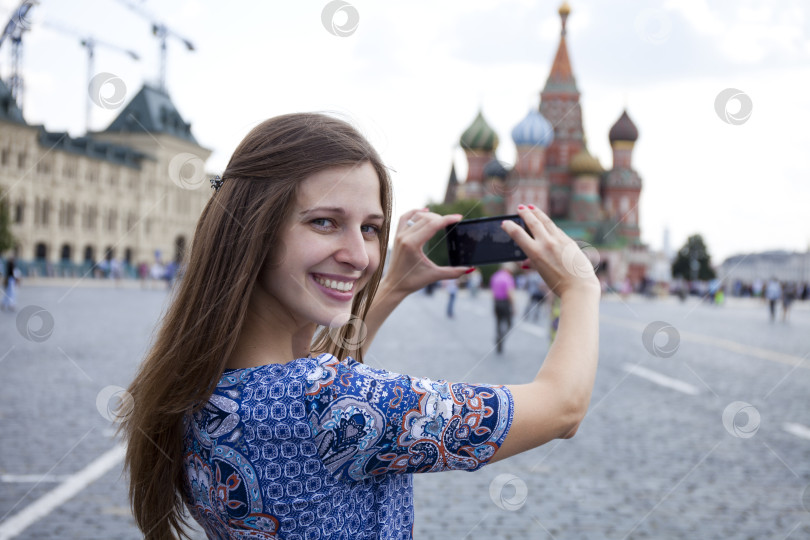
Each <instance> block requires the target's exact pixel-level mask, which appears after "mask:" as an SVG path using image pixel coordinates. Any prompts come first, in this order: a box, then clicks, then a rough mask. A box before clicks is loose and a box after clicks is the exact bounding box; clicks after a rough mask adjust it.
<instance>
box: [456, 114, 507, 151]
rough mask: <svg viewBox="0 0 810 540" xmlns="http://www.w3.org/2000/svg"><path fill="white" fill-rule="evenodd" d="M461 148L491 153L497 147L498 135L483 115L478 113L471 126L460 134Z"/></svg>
mask: <svg viewBox="0 0 810 540" xmlns="http://www.w3.org/2000/svg"><path fill="white" fill-rule="evenodd" d="M460 142H461V147H462V148H463V149H465V150H484V151H488V152H491V151H492V150H495V149H496V148H497V147H498V134H497V133H495V130H493V129H492V128H491V127H489V124H487V121H486V120H484V115H483V114H482V113H481V111H480V110H479V111H478V116H476V117H475V120H473V123H472V125H470V127H468V128H467V129H466V131H464V133H462V134H461V141H460Z"/></svg>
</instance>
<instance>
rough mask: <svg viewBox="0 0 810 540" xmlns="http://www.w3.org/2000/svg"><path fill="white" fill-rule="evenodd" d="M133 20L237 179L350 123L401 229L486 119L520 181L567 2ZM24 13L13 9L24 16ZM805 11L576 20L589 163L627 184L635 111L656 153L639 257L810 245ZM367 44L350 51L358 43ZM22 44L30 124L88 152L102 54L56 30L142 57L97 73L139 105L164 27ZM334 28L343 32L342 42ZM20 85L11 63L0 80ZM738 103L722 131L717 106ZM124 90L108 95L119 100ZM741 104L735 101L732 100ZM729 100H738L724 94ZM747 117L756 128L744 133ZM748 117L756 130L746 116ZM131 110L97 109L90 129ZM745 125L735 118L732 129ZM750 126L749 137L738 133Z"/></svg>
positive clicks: (112, 53)
mask: <svg viewBox="0 0 810 540" xmlns="http://www.w3.org/2000/svg"><path fill="white" fill-rule="evenodd" d="M131 3H133V4H136V5H138V6H140V7H141V9H142V10H143V11H146V12H148V13H151V14H152V16H153V17H154V18H156V19H158V20H159V21H162V22H164V23H166V24H167V25H168V26H169V27H170V28H172V29H173V30H175V31H176V32H177V33H178V34H180V35H182V36H183V37H185V38H187V39H189V40H190V41H191V42H192V43H193V44H194V45H195V47H196V51H194V52H189V51H186V50H185V48H184V47H183V45H182V43H181V42H180V41H178V40H170V41H169V55H168V76H167V86H168V91H169V94H170V95H171V97H172V99H173V101H174V103H175V104H176V106H177V108H178V110H179V111H180V113H181V115H182V116H183V117H184V118H185V120H186V121H188V122H191V124H192V132H193V133H194V135H195V137H196V138H197V140H198V141H199V142H200V143H201V144H202V145H203V146H205V147H207V148H210V149H211V150H212V151H213V154H212V156H211V158H210V159H209V161H208V163H207V168H208V169H209V170H210V171H213V172H219V171H221V170H222V169H223V168H224V166H225V164H226V163H227V160H228V158H229V157H230V154H231V152H232V151H233V149H234V148H235V147H236V145H237V143H238V142H239V141H240V140H241V138H242V137H243V136H244V135H245V134H246V133H247V132H248V131H249V130H250V129H251V128H252V127H253V126H254V125H255V124H257V123H258V122H260V121H262V120H264V119H266V118H268V117H271V116H275V115H278V114H283V113H288V112H294V111H331V112H335V113H338V114H340V115H343V116H344V117H347V118H349V119H350V120H351V121H352V122H353V123H354V124H355V125H357V126H358V127H359V128H360V129H361V130H362V131H363V132H364V133H365V134H366V135H367V136H368V137H369V138H370V139H371V141H372V142H373V143H374V144H375V146H376V147H377V149H378V150H379V151H380V153H381V155H382V157H383V159H384V160H385V162H386V163H387V164H388V165H389V166H390V167H391V168H392V169H393V170H394V171H395V172H394V173H393V179H394V184H395V189H396V207H395V210H396V214H397V215H398V214H401V213H402V212H404V211H406V210H408V209H410V208H414V207H419V206H422V205H424V204H425V203H427V202H428V201H440V200H441V199H442V198H443V196H444V190H445V186H446V182H447V177H448V174H449V171H450V166H451V164H452V163H455V164H456V167H457V170H458V171H459V173H460V175H461V178H464V175H465V173H466V160H465V158H464V154H463V152H462V151H461V150H460V148H459V147H458V139H459V137H460V135H461V133H462V132H463V131H464V129H465V128H466V127H467V126H468V125H469V124H470V123H471V122H472V120H473V119H474V118H475V115H476V113H477V111H478V109H479V107H480V108H482V110H483V113H484V116H485V118H486V119H487V121H488V122H489V123H490V125H492V126H493V128H495V129H496V131H497V132H498V135H499V137H500V140H501V144H500V146H499V148H498V151H497V153H498V157H499V158H500V159H501V160H503V161H505V162H507V163H510V164H511V163H514V158H515V148H514V145H513V143H512V140H511V137H510V132H511V130H512V128H513V127H514V126H515V124H517V123H518V122H519V121H520V120H521V119H522V118H523V117H524V116H525V114H526V113H527V111H528V110H529V108H533V107H536V106H537V105H538V103H539V92H540V90H541V89H542V87H543V85H544V84H545V81H546V78H547V76H548V73H549V69H550V67H551V62H552V60H553V58H554V54H555V51H556V49H557V44H558V42H559V30H560V19H559V16H558V14H557V8H558V7H559V2H556V1H554V2H545V1H543V2H538V1H529V0H504V1H484V0H466V1H463V2H462V1H447V2H426V1H419V0H417V1H414V0H411V1H408V2H405V1H401V0H400V1H385V2H381V1H377V2H372V1H370V0H351V1H350V2H348V6H347V7H344V9H343V10H341V11H338V12H337V13H336V14H335V16H334V19H333V20H334V22H335V24H336V25H337V28H336V29H333V30H332V31H333V32H335V33H338V34H340V33H345V34H348V35H343V36H341V35H334V34H333V33H332V32H330V31H328V30H327V28H326V27H325V26H324V23H323V12H324V9H325V8H326V7H327V6H328V5H330V2H327V1H326V0H303V1H290V0H286V1H284V2H281V1H275V0H273V1H262V2H248V1H245V0H242V1H234V2H216V1H214V0H164V1H163V2H158V1H157V0H146V1H142V2H139V1H138V0H131ZM17 4H18V0H13V1H12V0H0V8H2V12H0V13H1V14H2V15H3V16H4V17H5V19H4V20H7V19H8V17H10V16H11V14H12V12H13V9H14V7H16V5H17ZM806 5H807V4H806V2H804V1H803V0H777V1H772V2H767V3H766V2H757V1H734V2H731V1H728V2H707V1H704V0H669V1H649V2H642V1H616V2H599V1H597V0H572V1H571V2H570V6H571V15H570V17H569V21H568V36H567V37H568V47H569V53H570V58H571V64H572V66H573V69H574V73H575V76H576V79H577V85H578V87H579V90H580V92H581V93H582V96H581V104H582V110H583V119H584V127H585V132H586V136H587V138H588V145H589V147H590V150H591V152H592V153H593V154H594V155H596V156H597V157H598V158H599V159H600V161H601V163H602V165H603V166H604V167H606V168H609V167H610V166H611V151H610V146H609V143H608V139H607V135H608V131H609V129H610V127H611V125H612V124H613V123H614V122H615V121H616V120H617V119H618V117H619V115H620V114H621V112H622V110H623V109H624V108H625V107H626V108H627V110H628V113H629V115H630V117H631V118H632V119H633V121H634V122H635V123H636V125H637V127H638V129H639V132H640V136H639V140H638V142H637V144H636V148H635V152H634V161H633V163H634V167H635V169H636V170H637V171H638V173H639V174H640V175H641V177H642V180H643V183H644V184H643V189H642V195H641V202H640V219H641V231H642V240H643V241H644V242H645V243H648V244H649V245H650V246H651V247H652V248H654V249H660V248H661V247H662V242H663V236H664V231H665V229H666V228H669V231H670V243H671V247H672V248H673V249H677V248H678V247H680V246H681V245H682V244H683V242H684V241H685V240H686V238H687V236H689V235H690V234H695V233H700V234H702V235H703V236H704V239H705V240H706V242H707V245H708V247H709V250H710V253H711V254H712V256H713V261H714V262H715V263H720V262H722V260H723V259H724V258H725V257H726V256H729V255H733V254H736V253H742V252H750V251H761V250H766V249H780V248H781V249H790V250H800V251H804V250H805V249H808V246H809V245H810V218H808V215H810V206H809V204H810V186H809V184H810V175H809V174H808V170H810V158H809V157H808V156H810V151H808V149H809V148H810V135H808V126H810V100H808V98H807V92H808V86H809V85H808V81H810V20H808V7H806ZM353 13H356V15H357V16H358V18H359V22H358V23H357V25H356V28H353V29H346V30H344V31H341V30H340V29H341V27H344V28H345V27H346V26H347V23H348V25H350V24H351V22H352V20H351V17H352V15H353ZM30 19H31V21H32V29H31V31H30V32H29V33H27V34H26V35H25V39H24V51H23V75H24V77H25V85H26V91H25V102H24V114H25V117H26V120H27V121H28V122H29V123H34V124H40V123H41V124H44V125H45V126H46V128H47V129H48V130H51V131H68V132H70V133H71V135H81V134H82V133H84V132H85V121H84V118H85V103H86V100H87V87H88V69H87V54H86V51H85V49H84V48H82V47H81V46H80V45H79V42H78V38H76V37H73V36H71V35H69V34H67V33H64V32H58V31H54V30H52V29H49V28H47V27H46V24H48V23H50V24H52V25H60V26H62V27H68V28H72V29H73V30H75V31H76V32H78V33H79V34H83V35H90V36H93V37H95V38H96V39H97V40H101V41H105V42H109V43H112V44H116V45H118V46H120V47H123V48H126V49H132V50H134V51H136V52H137V53H138V54H140V55H141V61H139V62H135V61H133V60H131V59H129V58H128V57H127V56H126V55H125V54H122V53H121V52H119V51H117V50H115V49H113V48H110V47H103V46H100V45H99V46H97V48H96V59H95V72H108V73H112V74H114V75H116V76H117V77H120V78H121V79H122V80H123V81H124V82H125V84H126V88H127V99H126V101H128V100H129V98H131V97H132V96H134V95H135V93H136V92H137V91H138V90H139V89H140V87H141V86H142V85H143V84H144V82H146V83H154V82H155V81H156V80H157V74H158V66H159V55H158V41H157V39H155V38H154V37H153V36H152V33H151V26H150V24H149V21H148V20H147V19H145V18H142V17H141V16H139V15H138V14H136V13H135V12H134V11H133V10H131V9H129V8H127V7H126V5H125V3H123V2H120V1H117V0H70V1H65V0H61V1H60V0H41V2H40V4H39V5H38V6H36V7H35V8H34V10H33V11H32V13H31V17H30ZM330 28H331V26H330ZM9 66H10V56H9V47H8V43H6V44H4V45H3V49H2V50H0V73H2V76H3V77H4V78H6V77H7V76H8V72H9ZM726 89H737V90H738V91H739V92H741V93H742V94H743V96H741V99H740V100H735V99H732V100H730V101H729V102H728V104H727V106H726V107H725V108H721V111H720V112H721V115H722V116H723V118H721V115H718V112H717V111H716V107H715V102H716V99H717V97H718V95H719V94H721V92H723V91H724V90H726ZM111 90H112V88H111V87H110V88H109V89H108V90H106V91H111ZM733 93H735V92H729V94H733ZM724 95H725V94H724ZM749 103H750V108H751V111H750V116H748V117H747V119H746V118H744V116H745V113H746V112H747V111H746V110H745V109H746V107H747V105H748V104H749ZM741 109H742V110H741ZM117 112H118V110H104V109H101V108H99V107H94V108H93V116H92V121H91V129H93V130H100V129H103V128H105V127H106V126H107V125H108V124H109V122H110V121H111V120H112V118H114V116H115V115H116V114H117ZM727 115H729V116H727ZM736 117H741V118H740V119H739V120H735V118H736Z"/></svg>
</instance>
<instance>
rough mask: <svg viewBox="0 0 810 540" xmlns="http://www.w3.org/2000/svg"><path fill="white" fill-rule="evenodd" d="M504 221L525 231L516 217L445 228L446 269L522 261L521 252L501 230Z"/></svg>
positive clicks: (521, 222) (472, 220) (470, 220)
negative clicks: (448, 261) (514, 224)
mask: <svg viewBox="0 0 810 540" xmlns="http://www.w3.org/2000/svg"><path fill="white" fill-rule="evenodd" d="M505 219H511V220H512V221H514V222H515V223H517V224H518V225H520V226H521V227H523V228H524V229H526V225H525V224H524V223H523V219H521V218H520V216H518V215H509V216H495V217H488V218H478V219H468V220H465V221H459V222H458V223H454V224H453V225H448V226H447V250H448V254H449V256H450V265H451V266H477V265H479V264H494V263H499V262H507V261H521V260H524V259H526V254H525V253H523V250H522V249H520V247H519V246H518V245H517V244H516V243H515V242H514V240H512V239H511V238H510V237H509V235H508V234H506V232H505V231H504V230H503V229H501V222H502V221H503V220H505Z"/></svg>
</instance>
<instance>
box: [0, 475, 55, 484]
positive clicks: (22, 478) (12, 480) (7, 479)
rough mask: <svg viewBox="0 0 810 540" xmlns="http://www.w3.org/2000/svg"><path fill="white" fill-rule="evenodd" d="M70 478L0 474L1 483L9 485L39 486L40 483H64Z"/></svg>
mask: <svg viewBox="0 0 810 540" xmlns="http://www.w3.org/2000/svg"><path fill="white" fill-rule="evenodd" d="M67 478H68V477H67V476H65V475H61V474H0V482H4V483H7V484H38V483H40V482H63V481H64V480H65V479H67Z"/></svg>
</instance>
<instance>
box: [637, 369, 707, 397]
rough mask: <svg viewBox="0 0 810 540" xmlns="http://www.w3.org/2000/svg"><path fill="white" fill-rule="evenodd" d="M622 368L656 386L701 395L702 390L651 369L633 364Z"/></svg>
mask: <svg viewBox="0 0 810 540" xmlns="http://www.w3.org/2000/svg"><path fill="white" fill-rule="evenodd" d="M622 368H623V369H624V370H625V371H627V372H629V373H632V374H633V375H638V376H639V377H641V378H643V379H647V380H648V381H652V382H654V383H655V384H660V385H661V386H666V387H667V388H672V389H673V390H677V391H678V392H683V393H684V394H689V395H691V396H696V395H698V394H699V393H700V390H698V389H697V387H695V386H692V385H691V384H689V383H685V382H683V381H679V380H678V379H673V378H672V377H667V376H666V375H662V374H661V373H658V372H657V371H653V370H651V369H647V368H643V367H641V366H634V365H632V364H625V365H624V366H622Z"/></svg>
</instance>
